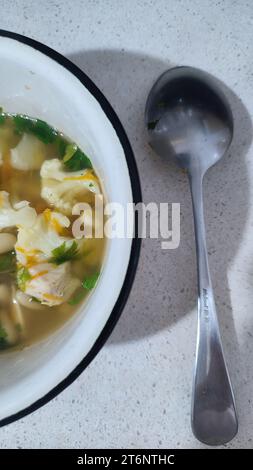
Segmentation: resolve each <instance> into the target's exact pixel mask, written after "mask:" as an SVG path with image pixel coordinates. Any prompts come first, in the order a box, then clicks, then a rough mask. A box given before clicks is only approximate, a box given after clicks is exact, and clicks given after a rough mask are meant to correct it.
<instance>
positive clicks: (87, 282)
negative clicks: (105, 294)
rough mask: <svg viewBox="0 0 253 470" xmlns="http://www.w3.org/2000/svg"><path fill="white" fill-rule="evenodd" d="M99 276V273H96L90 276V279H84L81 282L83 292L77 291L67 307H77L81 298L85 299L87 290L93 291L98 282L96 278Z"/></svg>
mask: <svg viewBox="0 0 253 470" xmlns="http://www.w3.org/2000/svg"><path fill="white" fill-rule="evenodd" d="M99 276H100V273H99V272H97V273H95V274H92V275H91V276H90V277H86V278H85V279H84V280H83V282H82V288H83V289H84V290H81V291H79V292H78V293H77V294H76V296H75V297H73V298H72V299H70V300H69V302H68V303H69V305H77V304H79V302H81V300H83V298H84V297H85V294H86V292H85V291H87V290H92V289H94V287H95V285H96V283H97V281H98V278H99Z"/></svg>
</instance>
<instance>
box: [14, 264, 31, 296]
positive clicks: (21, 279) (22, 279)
mask: <svg viewBox="0 0 253 470" xmlns="http://www.w3.org/2000/svg"><path fill="white" fill-rule="evenodd" d="M31 279H32V276H31V274H30V273H29V270H28V269H27V268H26V267H25V266H22V267H20V268H18V270H17V283H18V287H19V289H20V290H22V291H23V292H24V291H25V287H26V283H27V282H28V281H30V280H31Z"/></svg>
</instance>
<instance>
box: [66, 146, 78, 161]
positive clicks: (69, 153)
mask: <svg viewBox="0 0 253 470" xmlns="http://www.w3.org/2000/svg"><path fill="white" fill-rule="evenodd" d="M76 151H77V145H76V144H68V145H67V146H66V148H65V154H64V157H63V163H65V164H66V163H67V162H68V160H70V159H71V158H72V157H73V155H74V154H75V153H76Z"/></svg>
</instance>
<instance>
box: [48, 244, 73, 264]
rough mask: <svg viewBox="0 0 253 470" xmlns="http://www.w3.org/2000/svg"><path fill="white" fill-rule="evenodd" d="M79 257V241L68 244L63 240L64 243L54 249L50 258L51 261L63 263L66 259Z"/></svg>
mask: <svg viewBox="0 0 253 470" xmlns="http://www.w3.org/2000/svg"><path fill="white" fill-rule="evenodd" d="M77 257H78V245H77V242H76V241H73V243H72V244H71V245H70V246H67V245H66V242H63V243H62V245H60V246H58V247H57V248H55V249H54V250H52V258H51V259H50V263H54V264H62V263H65V262H66V261H71V260H73V259H77Z"/></svg>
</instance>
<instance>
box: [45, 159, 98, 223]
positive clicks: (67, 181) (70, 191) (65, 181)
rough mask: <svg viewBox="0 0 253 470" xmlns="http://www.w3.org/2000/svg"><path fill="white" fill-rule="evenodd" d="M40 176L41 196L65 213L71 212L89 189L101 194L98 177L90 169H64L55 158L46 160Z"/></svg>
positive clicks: (69, 213)
mask: <svg viewBox="0 0 253 470" xmlns="http://www.w3.org/2000/svg"><path fill="white" fill-rule="evenodd" d="M40 175H41V178H42V191H41V197H42V198H43V199H45V200H46V201H47V202H48V203H49V204H52V205H53V206H55V207H56V208H57V209H58V210H60V211H61V212H62V213H64V214H66V215H71V214H72V209H73V207H74V205H75V204H76V203H77V202H81V201H82V200H83V198H84V196H85V194H87V191H90V192H92V193H95V194H101V190H100V187H99V183H98V179H97V177H96V176H95V175H94V174H93V172H92V170H80V171H71V172H69V171H64V167H63V164H62V162H61V161H60V160H58V159H57V158H54V159H52V160H46V161H45V162H44V163H43V165H42V167H41V171H40Z"/></svg>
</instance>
